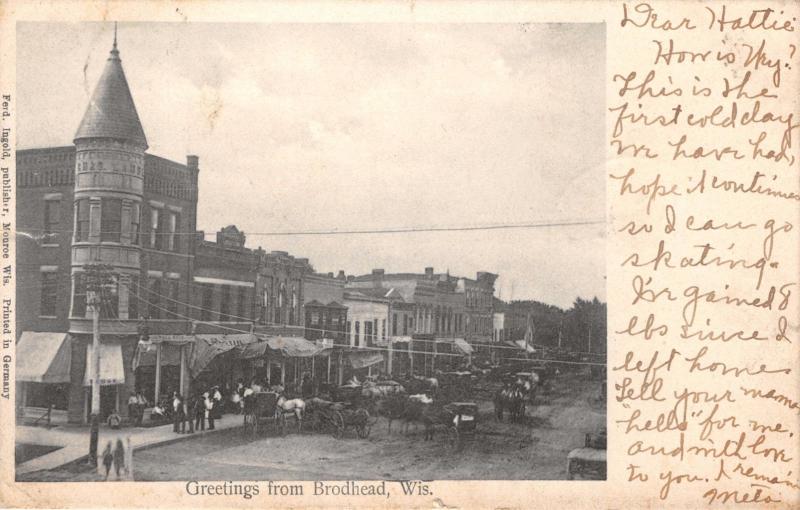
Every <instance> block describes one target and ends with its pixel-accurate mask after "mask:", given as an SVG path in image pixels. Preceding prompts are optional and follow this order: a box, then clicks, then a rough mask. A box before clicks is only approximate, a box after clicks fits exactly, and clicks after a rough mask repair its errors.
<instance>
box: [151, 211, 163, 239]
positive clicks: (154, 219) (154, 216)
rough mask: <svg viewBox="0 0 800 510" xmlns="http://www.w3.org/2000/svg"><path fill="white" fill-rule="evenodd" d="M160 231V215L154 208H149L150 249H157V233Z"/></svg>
mask: <svg viewBox="0 0 800 510" xmlns="http://www.w3.org/2000/svg"><path fill="white" fill-rule="evenodd" d="M160 230H161V214H160V211H159V210H158V209H156V208H155V207H151V208H150V248H154V249H158V248H159V244H160V242H159V231H160Z"/></svg>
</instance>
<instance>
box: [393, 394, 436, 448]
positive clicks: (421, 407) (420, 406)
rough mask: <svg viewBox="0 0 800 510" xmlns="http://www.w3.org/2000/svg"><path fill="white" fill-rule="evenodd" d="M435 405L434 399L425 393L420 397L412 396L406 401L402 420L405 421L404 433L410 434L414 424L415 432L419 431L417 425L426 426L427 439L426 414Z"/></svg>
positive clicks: (401, 416)
mask: <svg viewBox="0 0 800 510" xmlns="http://www.w3.org/2000/svg"><path fill="white" fill-rule="evenodd" d="M432 404H433V399H432V398H430V397H429V396H427V395H425V394H424V393H422V394H419V395H410V396H409V397H408V399H407V400H406V405H405V408H404V409H403V412H402V414H401V415H400V419H402V420H403V426H404V428H403V433H404V434H408V428H409V425H410V424H411V423H412V422H413V423H414V430H415V431H416V429H417V423H421V424H422V425H424V426H426V438H427V435H428V434H427V425H426V417H425V412H426V411H427V410H428V409H430V407H431V406H432Z"/></svg>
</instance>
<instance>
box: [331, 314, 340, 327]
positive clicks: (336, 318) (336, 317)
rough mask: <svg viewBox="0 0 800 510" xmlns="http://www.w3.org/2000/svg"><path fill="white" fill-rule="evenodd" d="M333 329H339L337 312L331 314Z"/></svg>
mask: <svg viewBox="0 0 800 510" xmlns="http://www.w3.org/2000/svg"><path fill="white" fill-rule="evenodd" d="M331 328H332V329H338V328H339V314H338V313H336V312H331Z"/></svg>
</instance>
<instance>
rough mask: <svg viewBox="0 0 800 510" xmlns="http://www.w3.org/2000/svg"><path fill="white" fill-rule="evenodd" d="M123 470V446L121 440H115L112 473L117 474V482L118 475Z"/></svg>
mask: <svg viewBox="0 0 800 510" xmlns="http://www.w3.org/2000/svg"><path fill="white" fill-rule="evenodd" d="M124 468H125V446H123V444H122V439H117V447H116V448H114V471H115V472H116V473H117V480H119V474H120V472H122V471H123V469H124ZM106 476H108V475H106Z"/></svg>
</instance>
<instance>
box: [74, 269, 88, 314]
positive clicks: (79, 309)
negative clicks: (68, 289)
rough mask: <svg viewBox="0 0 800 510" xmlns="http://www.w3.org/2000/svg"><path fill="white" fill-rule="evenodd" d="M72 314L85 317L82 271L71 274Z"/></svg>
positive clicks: (84, 281)
mask: <svg viewBox="0 0 800 510" xmlns="http://www.w3.org/2000/svg"><path fill="white" fill-rule="evenodd" d="M72 316H73V317H79V318H84V317H86V278H85V276H84V275H83V273H75V275H74V276H73V283H72Z"/></svg>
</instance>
